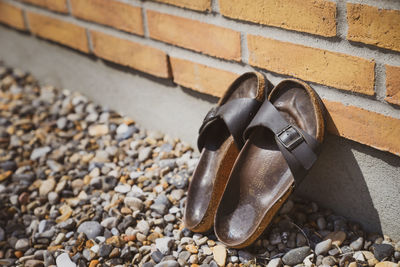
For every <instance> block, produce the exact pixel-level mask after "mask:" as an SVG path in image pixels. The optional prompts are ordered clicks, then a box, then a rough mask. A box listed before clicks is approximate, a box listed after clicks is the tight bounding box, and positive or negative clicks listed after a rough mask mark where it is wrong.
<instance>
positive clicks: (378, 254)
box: [372, 244, 394, 261]
mask: <svg viewBox="0 0 400 267" xmlns="http://www.w3.org/2000/svg"><path fill="white" fill-rule="evenodd" d="M372 251H373V252H374V256H375V258H376V259H377V260H379V261H382V260H383V259H385V258H388V257H390V256H391V255H392V253H393V252H394V247H393V246H392V245H389V244H373V245H372Z"/></svg>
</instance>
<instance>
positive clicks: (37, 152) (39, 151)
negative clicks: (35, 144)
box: [30, 146, 51, 160]
mask: <svg viewBox="0 0 400 267" xmlns="http://www.w3.org/2000/svg"><path fill="white" fill-rule="evenodd" d="M50 151H51V147H49V146H45V147H39V148H35V149H34V150H33V151H32V153H31V157H30V159H31V160H37V159H39V158H42V157H44V156H46V155H47V153H49V152H50Z"/></svg>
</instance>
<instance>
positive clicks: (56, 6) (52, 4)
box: [22, 0, 68, 13]
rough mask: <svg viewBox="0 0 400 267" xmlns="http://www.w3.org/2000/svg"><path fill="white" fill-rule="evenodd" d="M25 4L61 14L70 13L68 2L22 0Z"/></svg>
mask: <svg viewBox="0 0 400 267" xmlns="http://www.w3.org/2000/svg"><path fill="white" fill-rule="evenodd" d="M22 1H23V2H25V3H29V4H32V5H36V6H40V7H44V8H47V9H49V10H52V11H56V12H60V13H68V7H67V0H22Z"/></svg>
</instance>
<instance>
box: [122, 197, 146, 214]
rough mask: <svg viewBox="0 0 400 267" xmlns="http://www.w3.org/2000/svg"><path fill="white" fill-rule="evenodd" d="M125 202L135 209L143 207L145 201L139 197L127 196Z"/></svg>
mask: <svg viewBox="0 0 400 267" xmlns="http://www.w3.org/2000/svg"><path fill="white" fill-rule="evenodd" d="M124 204H125V205H126V206H128V207H129V208H130V209H132V210H134V211H135V210H139V211H140V210H142V209H143V201H142V200H140V199H139V198H137V197H125V199H124Z"/></svg>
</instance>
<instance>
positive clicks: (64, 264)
mask: <svg viewBox="0 0 400 267" xmlns="http://www.w3.org/2000/svg"><path fill="white" fill-rule="evenodd" d="M56 264H57V267H76V264H75V263H74V262H72V261H71V259H70V257H69V256H68V253H62V254H60V255H59V256H58V257H57V258H56Z"/></svg>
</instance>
